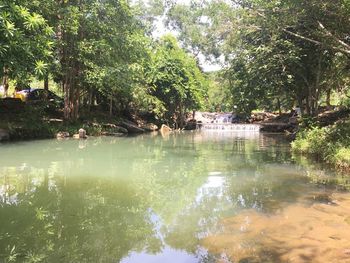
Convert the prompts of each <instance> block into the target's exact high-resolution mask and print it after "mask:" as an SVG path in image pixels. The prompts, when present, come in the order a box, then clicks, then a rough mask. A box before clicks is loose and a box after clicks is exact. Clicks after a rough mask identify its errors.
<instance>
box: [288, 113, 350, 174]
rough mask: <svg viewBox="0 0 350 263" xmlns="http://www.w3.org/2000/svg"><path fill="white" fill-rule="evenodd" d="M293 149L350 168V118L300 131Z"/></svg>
mask: <svg viewBox="0 0 350 263" xmlns="http://www.w3.org/2000/svg"><path fill="white" fill-rule="evenodd" d="M292 150H293V151H294V152H299V153H304V154H311V155H314V156H316V157H318V158H320V159H322V160H324V161H326V162H328V163H330V164H334V165H336V166H337V167H338V168H341V169H346V170H350V120H342V121H338V122H336V123H335V124H332V125H329V126H326V127H317V126H314V127H311V128H307V129H304V130H302V131H300V132H299V133H298V135H297V138H296V140H295V141H294V142H292Z"/></svg>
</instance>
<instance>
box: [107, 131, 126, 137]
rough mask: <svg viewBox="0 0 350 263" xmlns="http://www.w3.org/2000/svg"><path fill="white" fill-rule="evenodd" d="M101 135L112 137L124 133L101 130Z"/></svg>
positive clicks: (123, 134) (120, 135)
mask: <svg viewBox="0 0 350 263" xmlns="http://www.w3.org/2000/svg"><path fill="white" fill-rule="evenodd" d="M101 135H103V136H113V137H122V136H125V133H121V132H102V133H101Z"/></svg>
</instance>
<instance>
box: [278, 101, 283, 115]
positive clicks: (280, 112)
mask: <svg viewBox="0 0 350 263" xmlns="http://www.w3.org/2000/svg"><path fill="white" fill-rule="evenodd" d="M277 107H278V113H279V115H282V109H281V101H280V98H277Z"/></svg>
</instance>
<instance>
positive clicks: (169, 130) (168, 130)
mask: <svg viewBox="0 0 350 263" xmlns="http://www.w3.org/2000/svg"><path fill="white" fill-rule="evenodd" d="M160 131H161V132H163V133H164V132H171V131H172V129H171V128H170V127H169V126H167V125H165V124H163V125H162V127H161V128H160Z"/></svg>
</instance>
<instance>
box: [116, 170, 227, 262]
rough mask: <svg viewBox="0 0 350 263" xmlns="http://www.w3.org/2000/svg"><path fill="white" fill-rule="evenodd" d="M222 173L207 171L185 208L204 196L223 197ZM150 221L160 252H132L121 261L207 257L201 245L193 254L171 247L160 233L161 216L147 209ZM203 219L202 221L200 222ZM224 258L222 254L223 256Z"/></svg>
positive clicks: (198, 203) (201, 199) (191, 206)
mask: <svg viewBox="0 0 350 263" xmlns="http://www.w3.org/2000/svg"><path fill="white" fill-rule="evenodd" d="M221 174H222V173H221V172H218V171H213V172H209V177H208V178H207V181H206V183H205V184H204V185H202V186H201V187H200V188H199V189H198V190H197V196H196V200H195V203H193V204H191V205H190V206H188V207H187V208H186V209H185V210H190V209H191V208H193V206H196V207H198V206H200V204H201V202H204V200H203V199H204V198H206V199H208V198H211V197H216V198H218V199H220V198H222V197H223V194H224V184H225V177H223V176H220V175H221ZM149 212H150V214H151V216H150V218H151V221H152V223H153V224H154V228H155V230H156V236H157V237H158V238H159V239H160V240H161V241H162V244H163V249H162V251H161V252H160V253H157V254H154V255H152V254H150V253H148V252H145V251H144V252H139V253H138V252H132V253H130V255H128V256H127V257H125V258H124V259H123V260H122V261H121V263H140V262H142V263H158V262H159V263H163V262H177V263H193V262H202V259H205V258H208V257H209V255H208V252H207V250H206V249H204V248H203V247H201V246H198V248H197V251H196V253H195V254H189V253H187V252H186V251H184V250H178V249H173V248H171V247H170V246H169V245H167V244H166V241H165V238H164V236H163V234H162V231H161V229H162V226H163V222H162V220H161V218H160V217H159V216H158V215H157V214H155V213H154V212H153V211H152V210H151V209H150V210H149ZM202 221H203V222H202ZM204 221H205V218H201V219H200V220H199V221H198V225H201V224H205V222H204ZM209 234H210V233H208V232H205V233H199V234H198V238H203V237H205V236H208V235H209ZM223 259H224V256H223Z"/></svg>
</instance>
